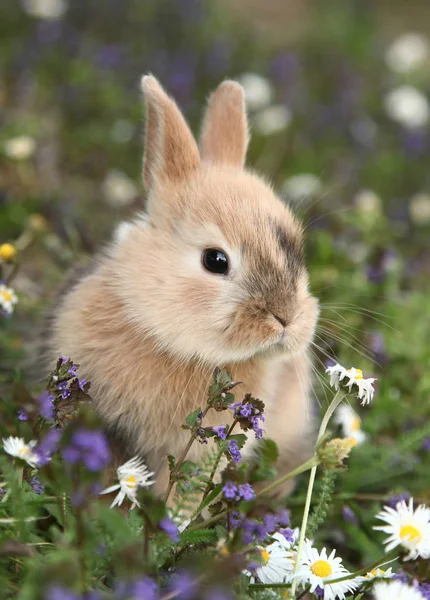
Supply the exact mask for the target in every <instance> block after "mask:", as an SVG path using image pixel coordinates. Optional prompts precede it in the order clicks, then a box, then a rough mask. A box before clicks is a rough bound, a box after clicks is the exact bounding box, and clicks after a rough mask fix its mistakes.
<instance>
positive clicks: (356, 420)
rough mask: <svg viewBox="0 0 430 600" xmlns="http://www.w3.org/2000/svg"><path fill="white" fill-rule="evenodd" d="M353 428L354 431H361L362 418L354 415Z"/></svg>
mask: <svg viewBox="0 0 430 600" xmlns="http://www.w3.org/2000/svg"><path fill="white" fill-rule="evenodd" d="M351 429H352V431H359V430H360V419H359V418H358V417H354V418H353V419H352V422H351Z"/></svg>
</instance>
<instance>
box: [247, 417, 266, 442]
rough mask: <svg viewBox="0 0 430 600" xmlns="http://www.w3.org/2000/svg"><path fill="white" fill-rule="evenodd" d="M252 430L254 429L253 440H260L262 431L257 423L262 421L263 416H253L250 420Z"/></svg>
mask: <svg viewBox="0 0 430 600" xmlns="http://www.w3.org/2000/svg"><path fill="white" fill-rule="evenodd" d="M250 421H251V423H252V428H253V429H254V433H255V439H256V440H260V439H261V438H262V437H263V433H264V429H262V428H261V427H260V423H259V421H264V415H255V416H254V417H251V419H250Z"/></svg>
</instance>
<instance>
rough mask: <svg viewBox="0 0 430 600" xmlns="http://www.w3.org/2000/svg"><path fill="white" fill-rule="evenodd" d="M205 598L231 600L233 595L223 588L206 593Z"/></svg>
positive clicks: (206, 599)
mask: <svg viewBox="0 0 430 600" xmlns="http://www.w3.org/2000/svg"><path fill="white" fill-rule="evenodd" d="M204 600H231V596H230V594H227V593H226V592H225V591H222V590H211V591H210V592H208V593H206V594H205V597H204Z"/></svg>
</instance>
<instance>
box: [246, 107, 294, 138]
mask: <svg viewBox="0 0 430 600" xmlns="http://www.w3.org/2000/svg"><path fill="white" fill-rule="evenodd" d="M290 121H291V112H290V111H289V110H288V108H286V107H285V106H283V105H282V104H277V105H275V106H268V107H267V108H263V109H262V110H260V111H259V112H258V113H257V114H256V115H255V117H254V125H255V128H256V129H257V131H259V132H260V133H262V134H263V135H272V134H274V133H279V132H280V131H283V130H284V129H286V127H287V126H288V124H289V122H290Z"/></svg>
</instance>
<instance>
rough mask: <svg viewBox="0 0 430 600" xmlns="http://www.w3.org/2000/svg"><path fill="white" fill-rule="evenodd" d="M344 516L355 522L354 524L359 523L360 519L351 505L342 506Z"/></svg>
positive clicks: (350, 521) (345, 518)
mask: <svg viewBox="0 0 430 600" xmlns="http://www.w3.org/2000/svg"><path fill="white" fill-rule="evenodd" d="M342 516H343V518H344V520H345V521H348V522H349V523H353V524H354V525H358V519H357V517H356V515H355V513H354V512H353V511H352V510H351V509H350V508H349V506H343V507H342Z"/></svg>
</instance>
